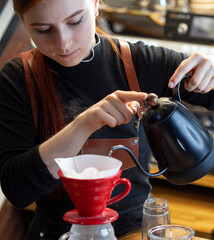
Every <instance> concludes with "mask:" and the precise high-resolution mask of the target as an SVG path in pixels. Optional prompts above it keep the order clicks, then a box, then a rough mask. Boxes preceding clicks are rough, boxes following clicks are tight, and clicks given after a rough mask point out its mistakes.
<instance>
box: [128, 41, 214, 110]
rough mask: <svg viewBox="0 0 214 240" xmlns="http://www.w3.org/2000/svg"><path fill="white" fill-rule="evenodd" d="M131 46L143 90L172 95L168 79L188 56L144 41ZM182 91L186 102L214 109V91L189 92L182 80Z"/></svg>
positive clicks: (159, 94)
mask: <svg viewBox="0 0 214 240" xmlns="http://www.w3.org/2000/svg"><path fill="white" fill-rule="evenodd" d="M130 47H131V51H132V57H133V62H134V65H135V69H136V72H137V76H138V81H139V85H140V88H141V90H142V91H145V92H147V93H151V92H153V93H156V94H157V95H158V96H159V97H170V96H172V95H173V93H172V90H171V89H170V88H168V81H169V79H170V78H171V76H172V75H173V73H174V72H175V70H176V69H177V67H178V66H179V65H180V63H181V62H182V61H183V60H184V59H185V58H187V56H186V55H184V54H183V53H179V52H176V51H174V50H171V49H167V48H164V47H155V46H148V45H145V44H144V43H143V42H137V43H135V44H130ZM180 93H181V99H182V100H184V101H185V102H188V103H191V104H194V105H198V106H203V107H205V108H207V109H210V110H213V109H214V91H210V92H209V93H207V94H200V93H194V92H188V91H186V90H185V89H184V85H183V83H182V82H181V85H180Z"/></svg>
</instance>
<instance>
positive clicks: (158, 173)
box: [109, 145, 168, 177]
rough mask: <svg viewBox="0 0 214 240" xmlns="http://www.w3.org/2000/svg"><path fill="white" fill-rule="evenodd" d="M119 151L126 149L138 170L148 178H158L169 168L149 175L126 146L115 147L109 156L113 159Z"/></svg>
mask: <svg viewBox="0 0 214 240" xmlns="http://www.w3.org/2000/svg"><path fill="white" fill-rule="evenodd" d="M118 149H124V150H126V151H127V152H128V153H129V154H130V156H131V157H132V159H133V161H134V162H135V164H136V166H137V168H138V169H139V170H140V171H141V172H142V173H143V174H144V175H146V176H147V177H157V176H160V175H161V174H163V173H164V172H165V171H166V170H167V169H168V167H166V168H165V169H163V170H162V171H159V172H156V173H148V172H146V171H145V170H144V168H143V167H142V166H141V165H140V163H139V162H138V160H137V158H136V157H135V155H134V154H133V152H132V151H131V150H130V149H129V148H127V147H125V146H124V145H115V146H113V147H112V148H111V149H110V152H109V156H110V157H111V156H112V153H113V152H114V151H115V150H118Z"/></svg>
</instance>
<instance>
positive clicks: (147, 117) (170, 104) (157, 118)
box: [143, 97, 179, 125]
mask: <svg viewBox="0 0 214 240" xmlns="http://www.w3.org/2000/svg"><path fill="white" fill-rule="evenodd" d="M177 104H179V102H177V101H176V100H174V99H173V98H167V97H162V98H159V99H158V103H157V105H155V106H150V107H149V108H148V110H147V111H146V112H145V113H144V114H143V122H144V123H145V124H147V125H153V124H159V123H161V122H163V121H164V120H166V119H167V118H168V117H170V116H171V114H173V112H174V111H175V109H176V107H177Z"/></svg>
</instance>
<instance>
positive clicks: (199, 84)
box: [168, 53, 214, 93]
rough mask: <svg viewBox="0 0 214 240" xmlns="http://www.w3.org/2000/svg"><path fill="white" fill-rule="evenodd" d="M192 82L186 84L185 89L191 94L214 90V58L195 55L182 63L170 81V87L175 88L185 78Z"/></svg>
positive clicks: (199, 54)
mask: <svg viewBox="0 0 214 240" xmlns="http://www.w3.org/2000/svg"><path fill="white" fill-rule="evenodd" d="M185 75H190V76H191V77H190V80H189V81H188V82H185V84H184V86H185V89H186V90H187V91H189V92H191V91H193V92H196V93H207V92H209V91H210V90H212V89H213V88H214V56H213V55H205V54H202V53H194V54H192V55H191V56H190V57H189V58H187V59H185V60H184V61H182V62H181V64H180V65H179V67H178V68H177V69H176V71H175V72H174V74H173V75H172V77H171V78H170V80H169V84H168V86H169V87H170V88H174V87H175V86H176V85H177V84H178V83H179V81H180V80H181V79H182V78H183V77H184V76H185Z"/></svg>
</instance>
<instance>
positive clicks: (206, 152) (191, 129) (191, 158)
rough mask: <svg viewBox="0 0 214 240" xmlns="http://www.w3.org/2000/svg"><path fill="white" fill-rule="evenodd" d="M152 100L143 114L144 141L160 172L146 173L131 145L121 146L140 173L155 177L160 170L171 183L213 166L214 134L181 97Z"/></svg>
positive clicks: (190, 178)
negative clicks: (129, 146) (178, 99)
mask: <svg viewBox="0 0 214 240" xmlns="http://www.w3.org/2000/svg"><path fill="white" fill-rule="evenodd" d="M150 102H153V104H150V106H149V107H148V108H147V110H146V111H145V113H144V114H143V117H142V122H143V127H144V131H145V135H146V137H147V141H148V143H149V146H150V148H151V151H152V153H153V156H154V158H155V159H156V160H157V163H158V168H159V170H160V171H159V172H157V173H154V174H152V173H148V172H146V171H145V170H144V169H143V167H142V166H141V165H140V163H139V162H138V160H137V159H136V157H135V156H134V154H133V153H132V152H131V150H130V149H128V148H126V147H125V146H123V145H117V146H114V147H112V149H111V151H110V155H112V152H113V151H114V150H116V149H121V148H123V149H124V150H127V151H128V152H129V154H130V155H131V156H132V159H133V161H134V162H135V164H136V165H137V167H138V168H139V170H140V171H141V172H143V174H145V175H146V176H148V177H156V176H158V175H161V174H163V175H164V176H165V177H166V178H167V180H168V181H169V182H171V183H173V184H177V185H183V184H187V183H190V182H193V181H195V180H197V179H199V178H201V177H203V176H204V175H206V174H207V173H208V172H209V171H211V170H212V168H213V167H214V137H213V135H212V134H211V133H210V132H209V131H208V130H207V129H206V128H205V127H204V125H203V124H202V123H201V122H200V121H199V120H198V119H197V118H196V117H195V116H194V115H193V114H192V113H191V112H190V111H189V110H188V108H187V107H186V106H185V105H184V104H183V103H182V102H180V101H177V100H175V99H173V98H166V97H162V98H159V99H158V98H157V99H154V98H153V100H150Z"/></svg>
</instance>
